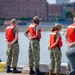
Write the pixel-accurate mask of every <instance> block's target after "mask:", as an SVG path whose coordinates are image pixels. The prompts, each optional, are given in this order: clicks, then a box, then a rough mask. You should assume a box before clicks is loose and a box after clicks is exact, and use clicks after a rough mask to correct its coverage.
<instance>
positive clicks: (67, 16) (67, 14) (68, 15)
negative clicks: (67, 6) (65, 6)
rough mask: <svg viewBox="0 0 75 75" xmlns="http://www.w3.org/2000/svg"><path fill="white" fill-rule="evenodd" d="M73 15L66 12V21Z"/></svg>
mask: <svg viewBox="0 0 75 75" xmlns="http://www.w3.org/2000/svg"><path fill="white" fill-rule="evenodd" d="M73 17H74V15H73V14H72V13H71V11H66V19H72V18H73Z"/></svg>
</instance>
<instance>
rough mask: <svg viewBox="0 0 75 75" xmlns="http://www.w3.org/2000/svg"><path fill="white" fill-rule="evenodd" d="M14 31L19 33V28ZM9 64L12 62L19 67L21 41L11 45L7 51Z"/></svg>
mask: <svg viewBox="0 0 75 75" xmlns="http://www.w3.org/2000/svg"><path fill="white" fill-rule="evenodd" d="M13 32H14V33H18V32H19V31H18V29H17V28H14V29H13ZM6 54H7V64H6V65H7V66H10V65H11V63H12V66H13V67H17V62H18V55H19V43H18V41H16V42H15V43H14V44H13V45H12V46H11V47H8V49H7V51H6Z"/></svg>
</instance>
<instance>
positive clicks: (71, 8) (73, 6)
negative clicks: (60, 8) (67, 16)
mask: <svg viewBox="0 0 75 75" xmlns="http://www.w3.org/2000/svg"><path fill="white" fill-rule="evenodd" d="M66 10H67V11H71V12H72V14H73V15H74V16H75V2H73V3H67V4H66Z"/></svg>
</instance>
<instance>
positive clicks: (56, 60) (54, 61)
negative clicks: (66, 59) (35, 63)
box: [50, 48, 62, 73]
mask: <svg viewBox="0 0 75 75" xmlns="http://www.w3.org/2000/svg"><path fill="white" fill-rule="evenodd" d="M61 56H62V54H61V50H60V49H59V48H53V49H51V51H50V59H51V63H50V70H51V71H54V69H55V71H56V72H57V73H60V65H61Z"/></svg>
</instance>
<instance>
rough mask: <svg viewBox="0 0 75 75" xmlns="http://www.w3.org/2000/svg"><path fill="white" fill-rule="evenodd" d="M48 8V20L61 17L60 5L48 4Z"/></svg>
mask: <svg viewBox="0 0 75 75" xmlns="http://www.w3.org/2000/svg"><path fill="white" fill-rule="evenodd" d="M48 9H49V10H48V12H49V13H48V17H49V20H56V19H57V18H58V19H59V18H61V17H62V5H56V4H50V5H49V7H48Z"/></svg>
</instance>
